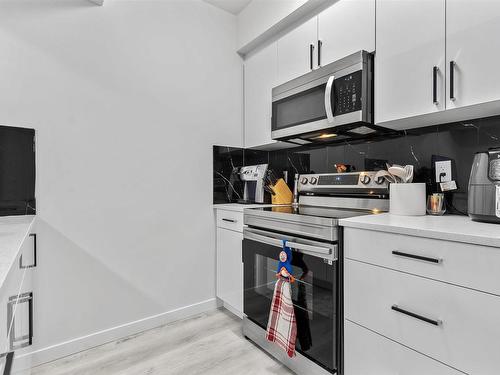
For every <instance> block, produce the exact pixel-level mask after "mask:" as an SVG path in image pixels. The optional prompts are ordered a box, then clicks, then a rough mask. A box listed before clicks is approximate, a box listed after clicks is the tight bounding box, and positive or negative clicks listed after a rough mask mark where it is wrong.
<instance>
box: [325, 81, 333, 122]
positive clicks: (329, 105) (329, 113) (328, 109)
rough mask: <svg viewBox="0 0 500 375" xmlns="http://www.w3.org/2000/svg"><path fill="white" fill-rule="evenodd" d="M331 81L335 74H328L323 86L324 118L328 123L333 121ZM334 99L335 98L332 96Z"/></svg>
mask: <svg viewBox="0 0 500 375" xmlns="http://www.w3.org/2000/svg"><path fill="white" fill-rule="evenodd" d="M333 81H335V76H330V78H328V82H327V83H326V88H325V110H326V118H327V119H328V122H329V123H332V122H333V109H332V95H333V93H332V91H333ZM333 99H334V100H335V98H333Z"/></svg>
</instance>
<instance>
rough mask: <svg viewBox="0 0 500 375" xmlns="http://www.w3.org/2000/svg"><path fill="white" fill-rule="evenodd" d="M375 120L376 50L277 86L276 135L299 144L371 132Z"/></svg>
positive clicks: (274, 96) (273, 125)
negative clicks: (374, 73)
mask: <svg viewBox="0 0 500 375" xmlns="http://www.w3.org/2000/svg"><path fill="white" fill-rule="evenodd" d="M381 130H382V128H379V127H377V126H375V125H373V55H372V54H370V53H368V52H366V51H359V52H356V53H353V54H352V55H349V56H347V57H345V58H343V59H341V60H338V61H335V62H333V63H331V64H328V65H325V66H323V67H321V68H319V69H316V70H313V71H311V72H309V73H307V74H304V75H303V76H300V77H298V78H295V79H293V80H292V81H289V82H287V83H284V84H282V85H280V86H278V87H275V88H273V90H272V120H271V136H272V138H273V139H276V140H286V141H289V142H293V143H297V144H307V143H311V142H323V141H329V142H331V141H343V140H346V139H353V138H366V137H367V136H369V135H372V134H375V133H377V132H379V131H381Z"/></svg>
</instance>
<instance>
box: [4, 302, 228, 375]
mask: <svg viewBox="0 0 500 375" xmlns="http://www.w3.org/2000/svg"><path fill="white" fill-rule="evenodd" d="M217 308H218V302H217V300H216V299H215V298H211V299H208V300H206V301H202V302H199V303H195V304H193V305H189V306H185V307H181V308H179V309H175V310H171V311H167V312H164V313H161V314H157V315H153V316H149V317H147V318H144V319H140V320H136V321H134V322H130V323H126V324H122V325H119V326H116V327H113V328H108V329H106V330H103V331H99V332H95V333H92V334H90V335H86V336H82V337H78V338H76V339H73V340H69V341H65V342H62V343H59V344H56V345H52V346H49V347H46V348H42V349H39V350H36V351H33V352H30V353H26V354H20V355H19V356H16V357H15V359H14V364H13V372H14V373H16V372H17V373H22V372H23V371H24V370H25V369H28V368H31V367H34V366H38V365H41V364H43V363H47V362H51V361H54V360H56V359H59V358H62V357H66V356H68V355H71V354H75V353H78V352H81V351H83V350H87V349H90V348H93V347H96V346H99V345H102V344H105V343H108V342H110V341H115V340H118V339H120V338H123V337H126V336H130V335H134V334H137V333H140V332H143V331H146V330H148V329H152V328H155V327H160V326H162V325H165V324H168V323H171V322H174V321H176V320H181V319H185V318H188V317H191V316H193V315H197V314H201V313H204V312H207V311H211V310H215V309H217Z"/></svg>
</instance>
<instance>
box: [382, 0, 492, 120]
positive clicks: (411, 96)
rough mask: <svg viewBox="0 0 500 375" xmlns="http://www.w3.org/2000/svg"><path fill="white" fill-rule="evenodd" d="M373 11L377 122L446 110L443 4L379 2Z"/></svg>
mask: <svg viewBox="0 0 500 375" xmlns="http://www.w3.org/2000/svg"><path fill="white" fill-rule="evenodd" d="M473 3H475V1H474V2H473ZM376 7H377V9H376V12H377V24H376V33H377V39H376V54H375V122H376V123H383V122H386V121H391V120H398V119H403V118H407V117H412V116H418V115H424V114H428V113H433V112H438V111H442V110H444V109H445V78H446V75H445V72H446V60H445V47H446V46H445V0H405V1H401V0H377V5H376ZM471 7H472V6H471ZM490 48H491V47H490ZM491 63H492V64H493V62H491ZM436 68H437V69H436ZM434 72H435V74H434ZM434 89H435V93H434ZM391 128H395V129H397V128H398V124H394V125H392V126H391Z"/></svg>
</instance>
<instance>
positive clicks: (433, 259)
mask: <svg viewBox="0 0 500 375" xmlns="http://www.w3.org/2000/svg"><path fill="white" fill-rule="evenodd" d="M392 254H393V255H397V256H400V257H405V258H411V259H417V260H423V261H424V262H430V263H436V264H439V263H443V259H441V258H430V257H424V256H422V255H415V254H409V253H403V252H402V251H393V252H392Z"/></svg>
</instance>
